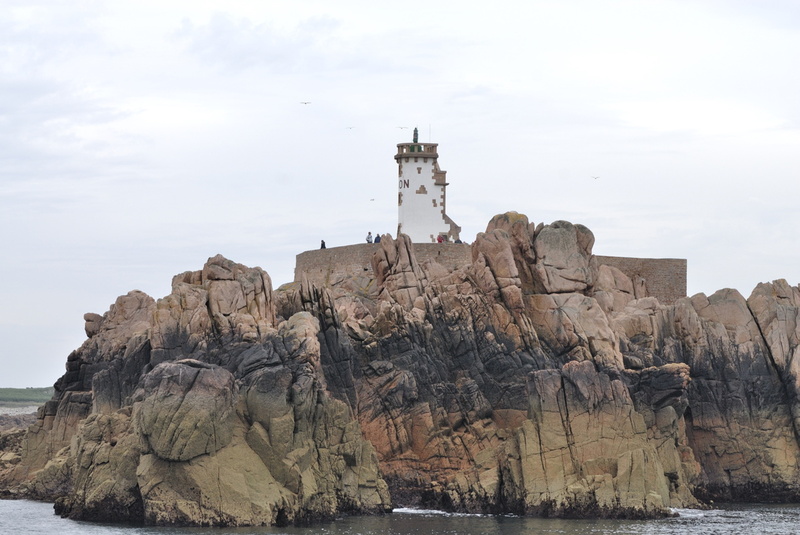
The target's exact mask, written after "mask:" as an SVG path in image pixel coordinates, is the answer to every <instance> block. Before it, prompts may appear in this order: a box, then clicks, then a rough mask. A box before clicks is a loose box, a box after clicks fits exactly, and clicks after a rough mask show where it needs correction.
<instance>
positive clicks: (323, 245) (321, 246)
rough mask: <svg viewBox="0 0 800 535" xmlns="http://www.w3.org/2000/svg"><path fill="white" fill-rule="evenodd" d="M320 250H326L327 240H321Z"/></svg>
mask: <svg viewBox="0 0 800 535" xmlns="http://www.w3.org/2000/svg"><path fill="white" fill-rule="evenodd" d="M319 248H320V249H324V248H325V240H319Z"/></svg>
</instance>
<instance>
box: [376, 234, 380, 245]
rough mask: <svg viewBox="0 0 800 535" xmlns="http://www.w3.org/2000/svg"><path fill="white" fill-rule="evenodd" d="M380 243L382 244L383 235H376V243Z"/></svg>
mask: <svg viewBox="0 0 800 535" xmlns="http://www.w3.org/2000/svg"><path fill="white" fill-rule="evenodd" d="M380 242H381V235H380V234H375V243H380Z"/></svg>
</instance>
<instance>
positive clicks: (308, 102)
mask: <svg viewBox="0 0 800 535" xmlns="http://www.w3.org/2000/svg"><path fill="white" fill-rule="evenodd" d="M300 104H311V101H310V100H307V101H302V100H301V101H300Z"/></svg>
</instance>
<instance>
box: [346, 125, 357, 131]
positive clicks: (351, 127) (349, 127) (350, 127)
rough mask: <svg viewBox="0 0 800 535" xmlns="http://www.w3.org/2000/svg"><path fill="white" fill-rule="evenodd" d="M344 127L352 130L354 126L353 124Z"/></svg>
mask: <svg viewBox="0 0 800 535" xmlns="http://www.w3.org/2000/svg"><path fill="white" fill-rule="evenodd" d="M345 128H347V129H348V130H352V129H353V128H355V126H345Z"/></svg>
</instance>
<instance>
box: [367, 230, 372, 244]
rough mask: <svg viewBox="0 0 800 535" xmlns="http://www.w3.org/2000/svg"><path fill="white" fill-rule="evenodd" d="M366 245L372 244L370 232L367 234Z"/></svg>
mask: <svg viewBox="0 0 800 535" xmlns="http://www.w3.org/2000/svg"><path fill="white" fill-rule="evenodd" d="M367 243H372V232H367Z"/></svg>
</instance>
